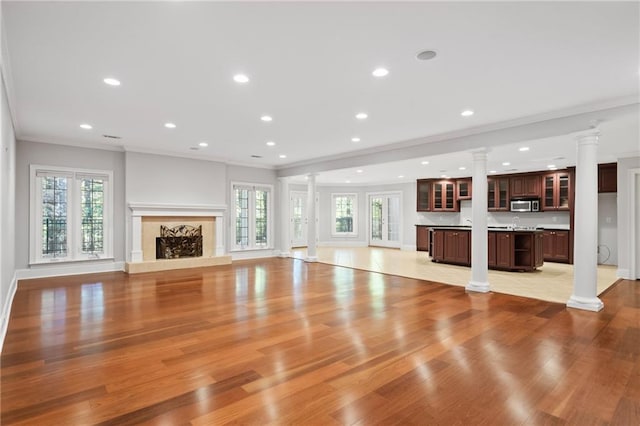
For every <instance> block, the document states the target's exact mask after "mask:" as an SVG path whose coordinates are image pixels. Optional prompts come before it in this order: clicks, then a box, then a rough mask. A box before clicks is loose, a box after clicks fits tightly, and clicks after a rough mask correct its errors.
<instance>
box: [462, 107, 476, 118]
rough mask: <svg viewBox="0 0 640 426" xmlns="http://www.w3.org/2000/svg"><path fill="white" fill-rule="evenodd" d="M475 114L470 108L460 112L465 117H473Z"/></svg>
mask: <svg viewBox="0 0 640 426" xmlns="http://www.w3.org/2000/svg"><path fill="white" fill-rule="evenodd" d="M473 114H474V112H473V111H471V110H470V109H466V110H464V111H462V112H461V113H460V115H461V116H463V117H471V116H472V115H473Z"/></svg>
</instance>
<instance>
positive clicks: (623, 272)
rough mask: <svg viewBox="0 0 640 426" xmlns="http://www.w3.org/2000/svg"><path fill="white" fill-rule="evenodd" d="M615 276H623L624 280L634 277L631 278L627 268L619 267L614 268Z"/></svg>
mask: <svg viewBox="0 0 640 426" xmlns="http://www.w3.org/2000/svg"><path fill="white" fill-rule="evenodd" d="M616 277H618V278H624V279H625V280H632V279H634V278H631V271H629V270H628V269H620V268H618V269H617V270H616Z"/></svg>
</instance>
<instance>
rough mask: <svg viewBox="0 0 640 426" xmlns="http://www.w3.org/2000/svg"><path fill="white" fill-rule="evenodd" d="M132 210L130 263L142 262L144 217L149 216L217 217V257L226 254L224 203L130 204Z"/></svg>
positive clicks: (225, 209) (225, 208)
mask: <svg viewBox="0 0 640 426" xmlns="http://www.w3.org/2000/svg"><path fill="white" fill-rule="evenodd" d="M128 207H129V210H130V211H131V222H130V223H131V228H130V230H131V252H130V254H129V256H128V257H129V263H131V264H135V263H142V262H143V252H142V218H143V217H149V216H168V217H171V216H185V217H214V218H215V255H214V256H215V257H218V256H225V246H224V242H225V233H224V216H225V212H226V211H227V206H226V205H223V204H159V203H137V202H131V203H129V204H128Z"/></svg>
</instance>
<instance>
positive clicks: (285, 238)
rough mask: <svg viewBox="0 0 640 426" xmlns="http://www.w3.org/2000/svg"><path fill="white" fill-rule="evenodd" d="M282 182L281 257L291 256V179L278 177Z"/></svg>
mask: <svg viewBox="0 0 640 426" xmlns="http://www.w3.org/2000/svg"><path fill="white" fill-rule="evenodd" d="M278 181H279V182H280V254H279V255H278V256H279V257H290V256H291V252H290V249H291V238H290V232H291V207H290V205H289V200H290V197H291V195H290V194H289V181H288V179H287V178H286V177H281V178H278Z"/></svg>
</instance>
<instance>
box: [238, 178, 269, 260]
mask: <svg viewBox="0 0 640 426" xmlns="http://www.w3.org/2000/svg"><path fill="white" fill-rule="evenodd" d="M272 192H273V191H272V187H271V186H270V185H259V184H247V183H234V184H232V194H233V202H232V204H233V205H234V206H235V208H234V210H233V212H232V214H233V215H234V217H233V218H232V223H233V224H234V229H233V246H234V249H262V248H270V247H271V240H272V237H271V228H272V226H271V223H272V218H271V216H272V214H271V198H272V197H271V194H272Z"/></svg>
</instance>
